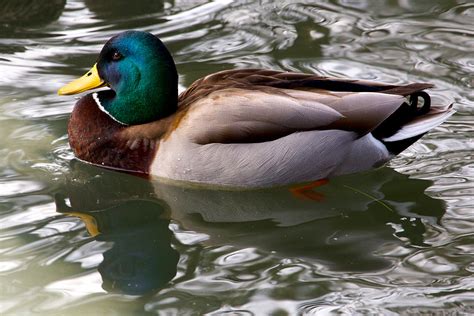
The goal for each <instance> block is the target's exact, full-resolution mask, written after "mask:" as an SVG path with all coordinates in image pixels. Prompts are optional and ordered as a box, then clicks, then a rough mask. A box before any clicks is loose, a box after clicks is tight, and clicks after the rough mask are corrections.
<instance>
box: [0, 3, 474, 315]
mask: <svg viewBox="0 0 474 316" xmlns="http://www.w3.org/2000/svg"><path fill="white" fill-rule="evenodd" d="M4 2H5V3H4V5H2V7H1V8H0V73H1V74H2V75H1V76H0V121H1V123H0V134H1V136H2V137H1V138H0V313H1V314H2V315H9V314H22V315H23V314H32V313H36V314H44V315H64V314H67V315H84V314H86V313H89V314H92V315H98V314H119V315H121V314H123V315H133V314H137V315H144V314H203V313H210V314H221V313H224V312H234V313H235V314H242V315H247V314H258V315H263V314H273V315H285V314H316V313H321V314H326V313H330V312H340V313H345V314H348V315H349V314H350V315H352V314H357V313H359V314H363V313H376V314H379V313H384V314H390V313H413V314H417V313H436V312H438V313H441V312H445V313H446V312H450V313H469V312H471V313H472V312H474V294H472V293H473V290H474V277H473V273H474V262H473V255H474V233H473V228H474V216H473V212H472V211H473V209H474V200H473V193H474V190H473V187H474V185H473V178H474V164H473V163H472V161H473V158H474V154H473V153H474V150H473V149H474V142H473V134H474V132H473V128H472V126H473V123H474V111H473V101H474V94H473V92H472V91H473V86H474V77H473V72H474V55H473V51H474V4H473V3H472V2H470V1H454V0H448V1H446V0H436V1H415V0H399V1H395V0H384V1H376V0H372V1H369V0H365V1H363V0H360V1H347V0H339V1H334V0H331V1H263V0H262V1H232V0H216V1H206V0H176V1H159V0H158V1H145V0H134V1H132V2H130V1H122V0H120V1H119V0H113V1H112V0H104V1H92V0H90V1H89V0H68V1H65V0H54V1H47V2H45V1H40V0H33V1H26V0H25V1H23V0H15V1H14V0H7V1H4ZM127 29H141V30H146V31H150V32H153V33H155V34H157V35H159V36H160V37H161V38H162V40H163V41H164V42H165V43H166V45H167V46H168V47H169V49H170V50H171V52H172V53H173V55H174V57H175V61H176V63H177V67H178V71H179V74H180V89H184V88H185V87H187V86H189V85H190V84H191V83H192V82H193V81H194V80H196V79H197V78H199V77H201V76H204V75H206V74H209V73H210V72H214V71H219V70H223V69H228V68H235V67H240V68H245V67H247V68H249V67H264V68H272V69H280V70H288V71H303V72H309V73H317V74H320V75H330V76H337V77H354V78H360V79H369V80H379V81H382V82H387V83H395V84H398V83H408V82H413V81H425V82H432V83H434V84H435V85H436V88H435V89H434V90H433V91H432V94H433V99H434V102H437V103H443V104H448V103H454V104H455V108H456V110H457V113H456V115H455V116H453V117H452V118H450V120H449V121H448V122H447V123H445V124H443V125H442V126H440V127H438V128H436V129H435V130H434V131H432V132H431V133H429V134H428V135H426V136H425V137H424V138H423V139H422V140H420V141H419V142H417V143H416V144H415V145H414V146H412V147H411V148H410V149H408V150H407V151H405V152H404V153H402V154H401V155H400V156H398V157H397V158H396V159H394V160H393V161H392V162H391V163H390V164H389V165H388V166H386V167H384V168H381V169H378V170H374V171H369V172H365V173H361V174H356V175H350V176H344V177H340V178H337V179H331V181H330V183H329V184H327V185H325V186H322V187H319V188H317V189H315V190H314V191H313V192H311V193H310V194H309V197H310V198H306V199H302V198H301V197H300V198H297V197H295V196H294V195H293V194H292V193H291V191H290V190H288V188H280V189H272V190H258V191H248V192H239V191H216V190H204V189H198V188H193V187H176V186H171V185H165V184H160V183H154V182H149V181H147V180H144V179H141V178H138V177H134V176H130V175H125V174H119V173H116V172H111V171H107V170H103V169H100V168H96V167H92V166H88V165H84V164H82V163H80V162H77V161H75V160H74V159H73V155H72V153H71V150H70V148H69V147H68V144H67V135H66V125H67V120H68V115H69V113H70V112H71V110H72V106H73V103H74V102H75V101H74V100H73V99H72V98H71V97H59V96H57V95H56V90H57V89H58V88H59V87H60V86H61V85H62V84H64V83H66V82H68V81H69V80H71V79H74V78H75V77H77V76H78V75H81V74H82V73H84V71H86V70H87V69H89V67H90V66H91V65H92V64H93V63H94V61H95V58H96V56H97V53H98V52H99V50H100V48H101V47H102V45H103V43H104V42H105V41H106V40H107V39H108V38H109V37H111V36H112V35H114V34H116V33H117V32H120V31H123V30H127Z"/></svg>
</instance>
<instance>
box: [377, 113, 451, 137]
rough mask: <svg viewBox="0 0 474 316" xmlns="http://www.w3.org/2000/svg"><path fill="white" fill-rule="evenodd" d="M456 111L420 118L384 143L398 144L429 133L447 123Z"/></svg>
mask: <svg viewBox="0 0 474 316" xmlns="http://www.w3.org/2000/svg"><path fill="white" fill-rule="evenodd" d="M455 112H456V111H455V110H453V109H449V110H447V111H445V112H438V113H434V114H427V115H425V116H422V117H420V118H419V119H416V120H414V121H412V122H410V123H408V124H406V125H404V126H403V127H402V128H400V129H399V130H398V131H397V132H396V133H395V134H393V135H392V136H390V137H386V138H384V139H382V140H383V141H384V142H396V141H399V140H403V139H408V138H411V137H415V136H418V135H421V134H424V133H426V132H428V131H429V130H430V129H433V128H435V127H436V126H438V125H440V124H441V123H443V122H444V121H446V120H447V119H448V118H449V117H450V116H451V115H453V114H454V113H455Z"/></svg>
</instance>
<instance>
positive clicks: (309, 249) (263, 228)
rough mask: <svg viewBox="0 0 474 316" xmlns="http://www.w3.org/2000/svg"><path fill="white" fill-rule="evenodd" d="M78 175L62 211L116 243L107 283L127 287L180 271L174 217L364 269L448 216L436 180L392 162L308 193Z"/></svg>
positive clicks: (340, 267) (107, 263) (251, 242)
mask: <svg viewBox="0 0 474 316" xmlns="http://www.w3.org/2000/svg"><path fill="white" fill-rule="evenodd" d="M71 179H72V180H70V181H68V182H67V185H66V189H65V195H66V196H65V197H64V196H63V197H60V198H57V205H58V211H59V212H63V213H69V214H70V215H73V216H77V217H79V218H81V219H82V220H83V221H84V222H85V223H86V227H87V228H88V231H89V232H90V233H91V234H92V235H95V238H97V240H103V241H111V242H113V246H112V248H111V249H110V250H108V251H107V252H105V253H104V260H103V262H102V263H101V264H100V265H99V272H100V273H101V275H102V277H103V287H104V289H106V290H108V291H120V292H123V293H127V294H145V293H147V292H149V291H152V290H156V289H159V288H161V287H163V286H165V285H166V284H167V282H168V281H170V280H171V279H172V278H173V277H174V276H175V274H176V271H177V264H178V260H179V254H178V252H177V251H176V250H175V246H176V245H178V244H179V241H178V240H177V239H176V238H174V236H173V233H172V232H171V231H170V230H169V228H168V225H169V222H170V219H172V220H174V221H177V222H178V223H179V224H180V228H181V229H183V230H193V231H197V232H199V233H204V234H206V235H208V239H207V240H206V241H204V242H203V244H204V245H210V246H218V245H231V246H233V247H237V248H247V247H252V248H257V249H259V250H260V251H263V252H270V251H271V252H272V255H274V256H278V257H293V258H294V257H296V258H304V259H305V260H309V261H311V262H318V263H320V264H323V265H324V266H325V267H326V268H327V269H328V270H332V271H348V272H358V271H377V270H380V269H385V268H388V267H390V266H391V265H392V264H393V263H392V261H390V260H389V259H387V258H386V257H384V256H381V255H376V254H375V253H376V252H377V251H378V250H380V249H381V248H382V247H383V246H384V245H387V244H399V245H403V244H406V243H408V244H410V245H413V246H417V247H423V246H424V245H425V241H424V233H425V232H426V227H425V223H426V222H437V221H439V219H440V218H441V216H442V215H443V214H444V205H443V202H442V201H441V200H436V199H433V198H430V197H429V196H427V195H426V194H424V191H425V189H426V188H427V187H428V186H429V185H431V182H430V181H426V180H417V179H409V178H408V177H407V176H405V175H402V174H399V173H397V172H395V171H393V170H391V169H389V168H382V169H379V170H376V171H372V172H368V173H365V174H357V175H351V176H345V177H340V178H336V179H331V180H330V182H329V183H328V184H325V185H322V186H319V187H317V188H315V189H313V190H311V192H310V193H312V194H306V195H301V194H296V195H295V188H278V189H271V190H270V189H269V190H254V191H229V190H227V191H226V190H211V189H203V188H195V187H183V186H173V185H166V184H160V183H152V182H149V181H147V180H145V179H142V178H139V177H136V176H131V175H126V174H120V173H115V172H110V171H107V170H103V169H99V168H95V167H92V166H88V165H84V164H80V163H77V164H74V166H73V173H72V177H71ZM65 198H67V199H69V201H70V204H71V205H70V206H66V203H65ZM177 248H180V247H177ZM204 249H205V248H204Z"/></svg>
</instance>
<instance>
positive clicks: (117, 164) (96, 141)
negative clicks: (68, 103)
mask: <svg viewBox="0 0 474 316" xmlns="http://www.w3.org/2000/svg"><path fill="white" fill-rule="evenodd" d="M126 128H127V126H124V125H122V124H120V123H118V122H116V121H115V120H113V119H112V118H111V117H110V116H109V115H107V114H106V113H104V112H102V111H101V110H100V109H99V108H98V106H97V104H96V103H95V101H94V99H93V98H92V95H90V94H89V95H86V96H84V97H82V98H81V99H80V100H79V101H78V102H77V103H76V105H75V107H74V110H73V112H72V114H71V118H70V120H69V125H68V134H69V144H70V146H71V148H72V150H73V152H74V154H75V155H76V157H77V158H79V159H81V160H84V161H87V162H90V163H93V164H96V165H101V166H104V167H109V168H116V169H122V170H127V171H132V172H139V173H145V174H148V173H149V169H150V165H151V163H152V161H153V158H154V155H155V150H154V148H153V147H152V146H144V145H143V146H142V145H141V144H138V145H137V144H136V141H135V143H134V140H131V139H127V138H126V136H124V133H122V132H123V130H124V129H126ZM131 144H133V145H131Z"/></svg>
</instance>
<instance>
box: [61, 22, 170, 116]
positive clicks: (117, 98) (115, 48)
mask: <svg viewBox="0 0 474 316" xmlns="http://www.w3.org/2000/svg"><path fill="white" fill-rule="evenodd" d="M105 85H107V86H109V87H110V88H111V90H103V91H99V92H97V93H94V94H93V96H94V99H95V100H96V102H97V103H98V105H99V107H102V109H103V110H104V111H105V112H107V113H108V114H109V115H110V116H112V117H113V118H114V119H115V120H117V121H119V122H121V123H123V124H127V125H132V124H142V123H147V122H151V121H155V120H157V119H159V118H163V117H166V116H168V115H170V114H171V113H174V112H175V111H176V107H177V97H178V74H177V71H176V66H175V64H174V61H173V58H172V57H171V55H170V53H169V52H168V50H167V49H166V47H165V45H164V44H163V43H162V42H161V41H160V40H159V39H158V38H157V37H156V36H154V35H153V34H150V33H147V32H141V31H127V32H123V33H120V34H118V35H116V36H114V37H112V38H111V39H110V40H109V41H108V42H107V43H106V44H105V45H104V47H103V48H102V51H101V52H100V55H99V58H98V59H97V63H96V64H95V65H94V67H92V69H91V70H90V71H88V72H87V73H86V74H85V75H84V76H82V77H81V78H79V79H77V80H75V81H73V82H71V83H69V84H67V85H66V86H64V87H62V88H61V89H59V91H58V94H60V95H69V94H76V93H80V92H84V91H87V90H90V89H94V88H98V87H102V86H105Z"/></svg>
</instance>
